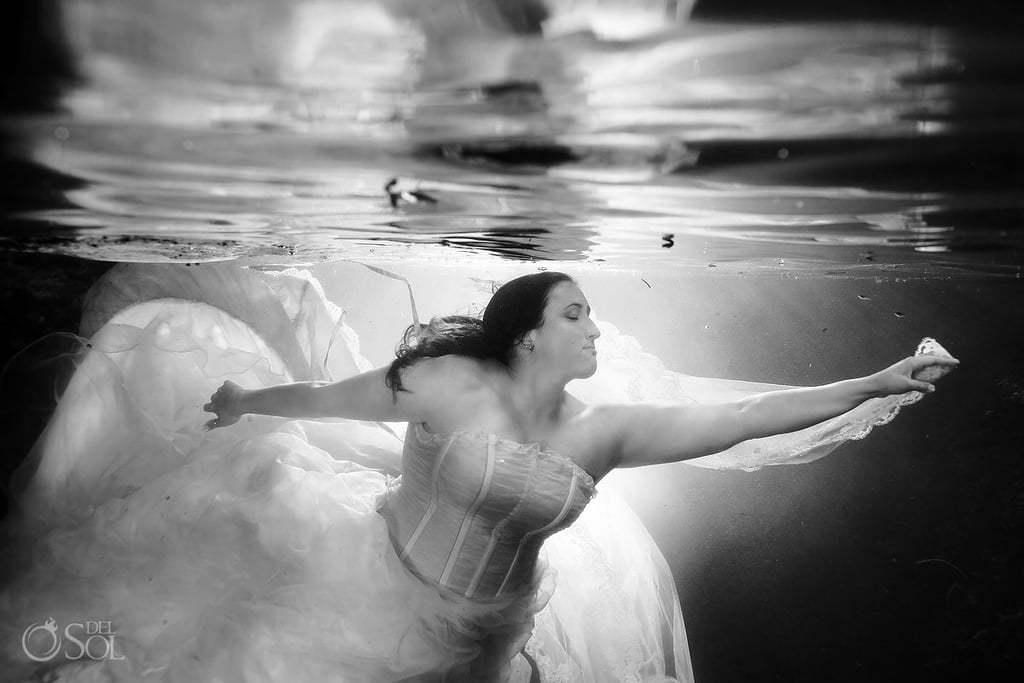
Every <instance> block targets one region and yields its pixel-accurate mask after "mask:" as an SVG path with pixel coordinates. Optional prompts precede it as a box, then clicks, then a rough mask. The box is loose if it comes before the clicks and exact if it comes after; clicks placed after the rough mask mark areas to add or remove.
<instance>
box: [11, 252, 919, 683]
mask: <svg viewBox="0 0 1024 683" xmlns="http://www.w3.org/2000/svg"><path fill="white" fill-rule="evenodd" d="M82 330H83V332H85V333H87V334H88V339H86V338H84V337H83V338H82V339H81V340H80V341H81V349H80V354H79V357H78V359H77V362H76V366H77V370H76V372H75V373H74V375H73V377H72V378H71V380H70V382H69V383H68V384H67V388H66V390H65V391H64V392H63V395H62V396H61V399H60V401H59V403H58V405H57V408H56V410H55V412H54V414H53V416H52V418H51V420H50V422H49V424H48V426H47V428H46V430H45V431H44V432H43V434H42V435H41V436H40V438H39V440H38V442H37V443H36V445H35V447H34V448H33V450H32V452H31V453H30V454H29V457H28V458H27V459H26V461H25V463H24V465H23V466H22V467H21V468H20V469H19V471H18V472H17V473H16V476H15V478H14V480H13V489H12V490H13V492H14V494H15V498H16V504H17V507H16V510H17V513H16V514H15V515H14V516H13V517H12V519H11V520H10V523H9V524H8V526H7V529H6V534H7V542H6V547H5V548H4V551H5V554H6V558H7V560H8V573H7V577H8V579H9V580H8V581H6V585H5V588H4V590H3V592H2V594H0V624H2V628H3V644H2V657H3V660H4V662H3V664H4V666H5V667H6V668H7V670H9V671H11V672H13V673H14V675H15V676H18V675H29V674H30V673H31V672H32V671H33V670H37V669H40V668H42V669H48V668H53V667H55V666H57V665H61V675H62V676H64V678H62V679H61V680H75V679H76V677H77V678H78V679H79V680H159V681H274V680H293V681H360V682H363V681H400V680H422V681H428V680H430V681H433V680H479V681H487V680H504V679H507V678H508V677H509V676H511V677H512V680H520V679H517V678H516V677H517V676H519V677H521V676H522V675H523V671H524V670H523V668H522V657H520V656H517V655H516V652H517V651H518V650H519V649H520V647H522V645H523V643H526V645H525V651H526V653H527V655H528V656H529V657H531V658H532V659H533V660H534V661H535V662H536V665H537V667H538V668H539V669H540V671H541V672H542V680H544V681H552V682H557V681H572V682H593V683H596V682H602V681H649V682H658V683H660V682H662V681H671V680H679V681H692V679H693V675H692V667H691V665H690V660H689V654H688V651H687V645H686V633H685V628H684V625H683V621H682V616H681V614H680V609H679V601H678V598H677V595H676V592H675V588H674V582H673V579H672V576H671V573H670V572H669V569H668V567H667V564H666V562H665V560H664V558H663V556H662V555H661V553H660V552H659V551H658V548H657V547H656V546H655V544H654V542H653V541H652V540H651V538H650V536H649V535H648V533H647V532H646V530H645V529H644V527H643V525H642V524H641V522H640V521H639V520H638V518H637V517H636V516H635V515H634V514H633V513H632V511H631V510H630V509H629V507H628V506H627V505H626V504H625V503H624V502H623V501H622V500H621V499H619V498H617V497H616V496H615V495H614V492H613V491H611V490H603V489H601V488H600V487H599V489H598V490H599V495H597V497H596V498H595V499H594V500H593V501H591V502H590V504H589V505H588V507H587V508H586V509H585V510H584V512H583V514H582V515H581V516H580V518H579V519H578V520H577V521H576V523H575V524H574V525H573V526H572V527H570V528H569V529H567V530H565V531H562V532H560V533H558V534H555V535H554V536H553V537H551V538H550V539H549V540H548V541H547V543H546V544H545V546H544V550H543V552H542V561H541V562H540V563H539V564H538V567H537V571H536V574H535V580H534V582H533V583H532V584H531V585H530V586H527V587H526V588H524V589H523V590H521V591H519V592H518V593H516V594H514V595H510V596H508V597H507V598H506V599H502V600H490V601H487V600H466V599H463V598H458V597H457V596H453V595H449V594H446V593H445V592H444V591H443V590H440V589H438V588H437V587H434V586H431V585H428V584H426V583H424V582H422V581H421V580H419V579H417V578H416V577H415V576H413V575H412V574H411V573H410V572H409V570H408V569H407V568H406V567H405V566H404V565H403V564H402V562H401V561H400V560H399V559H398V557H397V555H396V554H395V551H394V549H393V547H392V545H391V542H390V539H389V535H388V529H387V526H386V523H385V522H384V519H383V517H382V516H381V515H380V514H378V512H377V510H378V507H379V506H380V504H381V501H382V500H383V498H384V497H385V496H386V495H387V492H388V491H389V490H390V489H391V488H392V487H395V486H398V485H399V483H400V478H399V477H400V454H401V444H402V438H403V435H404V426H398V425H379V424H373V423H363V422H355V421H347V420H333V421H321V422H308V421H288V420H283V419H279V418H270V417H265V416H246V417H245V418H243V420H241V421H240V422H239V423H237V424H235V425H233V426H231V427H230V428H227V429H218V430H214V431H211V432H206V431H204V430H203V423H204V421H205V419H206V418H207V417H208V416H207V415H205V414H204V413H203V412H202V405H203V404H204V403H205V402H206V400H208V397H209V396H210V394H211V393H212V392H213V391H214V390H215V389H216V388H217V386H219V385H220V384H221V383H222V382H223V381H224V380H226V379H231V380H233V381H236V382H238V383H239V384H241V385H242V386H245V387H250V388H255V387H260V386H269V385H273V384H278V383H281V382H287V381H291V380H298V379H341V378H343V377H346V376H349V375H351V374H353V373H356V372H359V371H361V370H365V369H368V368H369V363H368V362H367V361H366V360H365V358H363V357H362V356H361V355H360V354H359V347H358V341H359V340H358V336H357V335H356V333H355V331H353V330H352V329H351V328H349V327H348V326H347V325H346V324H345V323H344V319H343V316H342V315H341V311H340V309H338V308H337V307H336V306H334V305H333V304H331V303H330V302H329V301H328V300H327V298H326V297H325V296H324V294H323V291H322V289H321V287H320V286H319V284H318V283H317V282H316V280H315V279H313V278H312V277H311V276H310V275H309V274H308V273H301V272H294V271H291V272H287V273H279V274H274V273H268V272H261V271H255V270H247V269H243V268H238V267H234V266H230V265H219V266H214V265H207V266H203V267H202V268H191V269H187V268H181V267H174V266H159V265H120V266H117V267H115V268H114V269H112V271H111V272H110V273H109V274H108V275H106V276H105V277H104V278H103V279H102V280H101V281H100V282H99V283H98V284H97V285H96V286H95V287H94V288H93V290H92V291H91V292H90V295H89V297H88V298H87V306H86V310H85V311H84V313H83V323H82ZM603 330H604V334H603V336H602V338H601V360H602V366H603V367H602V370H601V371H600V372H599V374H598V375H597V376H595V378H593V379H592V380H588V381H587V382H586V383H582V384H581V386H579V387H576V388H573V387H570V388H571V389H573V390H574V391H575V392H576V393H577V394H578V395H580V396H581V397H584V398H585V399H587V400H597V401H614V400H638V399H666V400H679V401H703V400H720V399H721V398H723V397H728V396H734V395H737V394H743V393H751V392H755V391H758V390H764V389H773V388H780V387H775V386H768V385H756V384H750V383H740V382H731V381H721V380H704V379H697V378H688V377H684V376H682V375H679V374H677V373H672V372H668V371H666V370H665V368H664V367H663V366H662V365H661V363H660V362H659V361H658V360H657V359H656V358H654V357H652V356H650V355H647V354H644V353H643V352H642V351H641V350H640V348H639V345H638V344H637V343H636V341H635V340H633V339H632V338H630V337H627V336H625V335H621V334H619V333H618V332H617V330H615V329H614V328H613V327H611V326H605V327H604V328H603ZM909 400H913V398H912V397H911V398H908V397H903V398H901V399H900V400H898V401H896V402H895V403H894V404H893V403H891V402H889V403H886V404H885V405H879V406H877V407H875V408H870V409H868V410H866V411H861V412H857V411H855V413H854V414H851V415H849V416H845V417H844V418H841V419H838V420H835V421H832V423H826V425H825V426H819V427H816V428H814V429H812V430H805V431H804V432H803V433H796V434H794V435H785V436H783V437H780V438H777V439H775V440H761V443H759V444H753V445H747V446H744V448H740V449H734V450H733V451H730V452H727V453H725V454H722V455H720V456H714V457H713V458H711V459H705V460H704V462H703V463H701V464H704V465H706V466H715V467H731V468H744V469H752V468H756V467H759V466H761V465H764V464H776V463H781V462H792V461H803V460H807V459H810V458H813V457H820V456H821V455H823V454H824V453H826V452H828V451H830V450H831V449H833V448H834V447H835V445H838V443H840V442H841V441H842V440H843V439H847V438H857V436H862V435H863V434H864V433H866V432H867V431H869V430H870V429H871V428H872V427H873V426H874V425H875V424H878V423H880V422H884V421H886V420H887V419H891V417H892V415H893V414H894V413H895V411H896V410H898V408H899V405H900V404H901V402H902V401H909ZM47 619H53V620H55V621H56V622H57V623H58V624H67V623H71V622H80V621H84V620H106V621H110V622H111V624H112V625H113V627H114V630H115V632H116V638H115V641H116V644H115V649H116V651H117V653H118V654H121V655H123V656H124V659H121V660H117V661H111V660H109V659H103V660H99V661H90V660H87V659H79V660H75V661H70V662H69V661H67V660H66V659H61V658H59V657H58V658H55V659H53V660H51V661H49V662H44V663H41V664H35V663H32V662H30V661H29V660H28V659H27V657H26V654H25V652H24V650H23V649H22V640H21V639H22V635H23V634H24V632H25V629H26V628H27V627H29V626H30V625H33V624H37V623H39V624H41V623H43V622H44V621H45V620H47Z"/></svg>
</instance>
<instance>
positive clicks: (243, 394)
mask: <svg viewBox="0 0 1024 683" xmlns="http://www.w3.org/2000/svg"><path fill="white" fill-rule="evenodd" d="M252 394H253V392H252V391H250V390H249V389H241V388H240V389H239V390H238V393H236V394H235V401H234V404H235V405H234V409H235V414H236V415H238V416H242V415H245V414H246V413H251V412H252V408H251V407H250V405H249V404H250V403H251V399H252Z"/></svg>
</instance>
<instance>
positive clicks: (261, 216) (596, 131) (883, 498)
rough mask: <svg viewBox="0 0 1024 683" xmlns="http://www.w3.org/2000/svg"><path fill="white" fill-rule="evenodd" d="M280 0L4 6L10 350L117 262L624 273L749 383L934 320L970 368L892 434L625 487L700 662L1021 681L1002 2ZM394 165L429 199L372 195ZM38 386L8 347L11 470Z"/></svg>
mask: <svg viewBox="0 0 1024 683" xmlns="http://www.w3.org/2000/svg"><path fill="white" fill-rule="evenodd" d="M300 4H301V3H276V4H274V3H262V2H253V3H249V4H248V5H239V4H237V3H235V4H232V3H220V4H217V3H214V4H211V6H212V7H215V8H219V9H216V10H211V11H210V12H208V13H206V14H203V17H205V18H204V19H203V20H201V21H200V20H197V19H196V18H195V17H196V16H198V15H199V13H198V10H197V9H196V7H197V6H198V5H197V4H196V3H192V2H180V3H161V2H157V1H156V0H153V1H150V2H139V3H135V5H132V3H126V2H117V1H116V0H113V1H112V2H108V3H90V2H85V3H79V6H84V7H92V6H97V7H106V8H107V10H108V11H109V13H108V14H106V15H102V17H101V19H98V20H94V21H91V22H86V21H84V20H81V19H78V20H74V19H73V17H74V16H79V15H74V13H73V12H72V13H69V12H67V8H66V7H65V10H66V11H65V14H64V21H65V22H66V23H62V22H61V20H60V16H59V15H58V14H56V13H54V11H53V10H54V8H56V7H59V6H58V5H57V4H55V3H52V2H36V3H33V2H29V1H28V0H25V1H23V2H14V3H9V4H8V5H5V9H4V10H3V11H4V12H5V13H6V16H5V17H4V21H3V26H4V29H3V30H4V32H5V37H6V38H7V39H6V40H4V41H3V48H2V49H3V50H4V53H3V59H4V62H3V63H4V64H5V65H8V66H9V68H7V69H6V70H5V75H4V81H3V100H2V101H3V106H4V110H5V112H6V113H5V115H4V123H3V127H2V132H0V135H3V142H4V144H3V147H2V150H0V154H2V156H0V169H2V171H3V183H2V186H0V203H2V204H0V209H2V211H3V214H4V217H3V219H2V220H3V223H2V228H0V263H2V264H3V283H4V286H3V295H2V297H3V298H2V306H3V313H4V329H5V333H4V335H3V339H2V343H0V352H2V357H3V358H4V359H6V358H9V357H11V356H12V355H14V354H15V353H16V352H17V350H19V349H21V348H22V347H24V346H25V345H26V344H27V343H29V342H30V341H32V340H34V339H36V338H38V337H40V336H42V335H43V334H45V333H46V332H49V331H54V330H74V329H76V328H77V320H78V317H77V316H78V310H79V306H80V304H81V300H82V296H83V295H84V292H85V290H86V289H87V288H88V286H89V284H91V283H92V282H93V281H94V280H95V279H96V278H97V277H98V276H99V275H100V274H102V272H104V271H105V270H106V269H107V268H108V267H109V266H110V264H111V263H112V262H117V261H171V262H180V263H182V264H183V266H182V267H201V266H198V265H193V264H200V263H202V262H205V261H210V260H224V259H237V260H240V261H241V262H243V263H255V264H260V265H264V266H272V265H308V264H319V266H318V267H319V268H320V269H321V271H320V272H322V273H323V275H324V277H325V279H326V280H329V279H330V273H331V268H332V262H333V261H335V260H336V259H344V258H357V259H360V260H364V261H380V262H389V263H402V262H405V263H415V264H423V263H435V264H437V266H436V268H437V274H438V278H445V277H455V276H454V275H450V274H449V273H451V272H453V271H454V266H456V265H458V266H459V267H463V268H464V267H466V266H467V265H469V266H474V265H475V266H476V267H478V268H479V270H480V275H481V276H482V277H486V274H487V273H488V270H489V268H490V267H491V265H492V264H494V263H498V262H507V261H510V260H511V261H520V262H523V267H524V268H530V267H533V266H535V265H536V263H535V262H538V261H544V262H547V263H545V265H547V266H549V267H552V268H555V267H567V268H568V267H581V268H584V269H588V270H587V272H588V273H590V274H591V275H588V277H593V278H602V277H612V274H616V275H615V277H623V274H624V273H625V274H630V275H632V276H633V280H632V284H633V285H635V289H631V290H629V292H630V294H629V295H628V296H629V297H631V298H629V299H628V302H629V305H621V304H620V305H619V308H620V309H621V310H618V311H617V312H616V313H617V315H615V316H609V319H611V320H613V321H614V322H615V323H616V324H618V325H619V326H620V327H621V328H622V329H624V330H626V331H629V332H631V333H635V334H637V336H638V337H640V339H641V341H642V342H643V344H644V347H645V349H647V350H649V351H651V352H652V353H655V354H656V355H658V356H659V357H661V358H662V359H664V360H665V362H666V364H668V365H669V366H670V367H673V368H675V369H679V370H683V371H686V372H690V373H693V374H698V375H709V376H727V377H736V378H743V379H752V380H759V381H766V382H780V383H791V384H814V383H821V382H827V381H832V380H835V379H837V378H840V377H845V376H852V375H856V374H863V373H866V372H870V371H873V370H875V369H877V368H878V367H880V366H881V365H883V364H884V363H887V362H891V361H892V360H895V358H896V357H898V355H897V354H899V353H903V352H904V350H908V349H911V348H913V346H914V344H916V342H917V341H918V340H919V339H920V337H921V336H923V335H931V336H935V337H936V338H938V339H939V340H940V341H942V343H943V344H945V345H946V346H947V347H948V348H949V349H950V350H951V351H952V352H953V353H954V354H955V355H957V356H958V357H959V358H960V359H961V361H962V363H963V364H962V367H961V369H960V370H958V371H957V372H956V373H954V374H953V375H951V376H950V377H949V378H947V379H946V380H944V382H943V384H942V385H941V387H940V388H941V390H940V391H939V392H937V394H936V395H935V396H933V397H929V398H928V400H927V401H926V402H925V403H923V404H922V405H920V406H915V407H913V408H912V409H910V410H907V411H905V413H904V415H902V416H901V417H900V418H899V420H898V421H897V422H896V423H895V424H894V425H892V426H890V427H887V428H886V429H885V430H884V433H879V434H875V435H872V437H870V438H869V439H867V440H865V441H863V442H858V443H853V444H850V445H847V446H844V447H843V451H842V455H841V456H840V455H839V454H837V455H836V456H835V457H830V458H827V459H825V460H823V461H821V462H819V463H815V464H813V465H807V466H802V467H784V468H769V469H768V470H765V471H762V472H758V473H753V474H742V473H724V472H709V471H702V470H695V469H693V468H687V467H662V468H656V469H654V470H648V471H647V472H645V473H640V472H638V473H636V474H632V473H631V476H634V477H635V482H634V487H635V488H634V491H636V492H637V493H636V495H635V496H634V497H633V499H632V501H631V502H633V503H634V504H635V505H636V507H637V508H638V511H639V513H640V514H641V516H643V518H644V519H645V521H646V522H647V523H648V525H649V526H650V528H651V529H652V533H653V534H654V535H655V537H656V540H657V541H658V542H659V545H660V546H661V547H662V549H663V551H664V552H665V555H666V556H667V558H668V559H669V562H670V563H671V564H672V567H673V571H674V573H675V575H676V576H677V579H678V585H679V589H680V595H681V600H682V604H683V611H684V615H685V617H686V619H687V627H688V632H689V636H690V647H691V652H692V654H693V659H694V667H695V671H696V674H697V679H698V681H701V682H702V683H704V682H707V681H712V682H719V681H749V680H778V681H822V680H825V681H879V680H939V681H942V680H965V681H981V680H985V681H988V680H1018V678H1019V676H1020V674H1021V673H1024V664H1022V655H1021V653H1022V652H1024V632H1022V614H1024V595H1022V591H1024V588H1022V580H1021V579H1022V578H1024V553H1022V544H1021V537H1022V533H1024V519H1022V517H1024V466H1022V464H1021V455H1020V451H1021V446H1020V444H1021V442H1022V437H1024V428H1022V427H1021V424H1022V420H1021V418H1022V415H1024V360H1022V358H1021V343H1020V340H1019V336H1018V335H1019V334H1020V332H1021V330H1022V328H1024V324H1022V323H1024V293H1022V284H1024V283H1022V279H1021V268H1022V265H1024V253H1022V248H1024V191H1022V190H1024V171H1022V170H1021V169H1022V163H1021V162H1022V161H1024V143H1022V142H1021V140H1022V137H1021V134H1022V132H1024V87H1022V86H1024V56H1022V55H1024V53H1022V52H1021V50H1020V48H1019V45H1020V44H1021V40H1020V38H1021V33H1022V31H1021V27H1022V23H1021V21H1020V19H1019V17H1018V16H1017V14H1016V10H1015V8H1013V7H1011V6H1010V4H1009V3H998V2H994V1H993V2H985V1H982V2H974V3H970V4H966V3H965V4H954V3H948V2H930V3H925V2H885V3H883V2H867V3H859V4H855V5H844V6H837V7H822V6H820V3H809V2H801V1H793V0H790V1H787V2H784V3H772V5H771V6H770V7H768V6H765V5H764V4H763V3H753V2H740V1H739V0H732V1H731V2H727V1H721V0H719V1H718V2H714V1H711V0H708V1H707V2H699V3H698V4H697V6H696V10H695V13H694V19H693V21H690V22H686V23H683V24H681V25H679V26H666V27H664V28H663V30H662V31H661V32H659V33H656V34H655V35H653V36H647V37H644V38H638V39H634V40H630V41H626V42H622V41H618V42H610V41H607V40H599V39H597V38H594V37H593V36H587V35H577V36H574V37H565V38H560V39H557V40H544V39H541V38H538V37H536V36H535V35H532V34H531V33H530V32H529V30H528V29H529V28H530V26H529V23H530V22H529V17H528V16H527V15H526V14H524V15H522V16H520V18H519V20H517V21H519V23H518V24H517V23H516V22H515V21H512V20H508V22H507V23H508V25H501V22H500V21H499V22H498V23H497V24H494V23H492V24H490V25H486V22H484V24H485V28H486V31H485V32H483V33H480V32H479V31H480V30H481V29H480V28H479V25H480V22H476V23H474V24H473V26H475V27H476V28H473V29H472V30H471V29H470V28H468V27H467V26H466V25H463V24H461V23H459V22H460V21H461V20H460V19H459V18H458V17H448V18H445V19H444V20H443V21H442V20H441V19H437V20H436V21H435V23H434V24H430V22H429V21H424V24H423V25H425V26H428V28H427V29H424V30H423V31H420V32H416V31H411V32H410V31H409V30H408V27H407V26H406V27H404V28H403V27H399V28H395V26H394V25H389V24H387V22H382V21H381V20H380V17H379V16H378V15H377V14H374V13H373V12H371V11H369V10H365V8H364V9H363V10H360V11H362V12H363V13H362V14H358V15H351V14H350V15H348V16H358V17H359V21H358V22H347V23H346V22H342V24H339V25H338V26H337V27H336V29H335V33H329V34H328V37H327V39H326V40H325V41H324V42H322V43H319V44H316V43H315V41H312V40H310V41H309V42H308V43H303V42H302V41H298V42H295V41H293V42H291V43H289V42H288V41H287V40H283V39H282V40H281V41H277V42H275V40H274V37H275V36H279V35H280V34H281V31H282V29H281V27H282V26H287V25H289V24H288V17H289V16H291V15H289V11H290V10H289V8H291V9H294V8H295V7H298V6H299V5H300ZM526 4H528V3H526ZM132 6H135V7H145V8H146V11H145V12H143V11H141V10H138V11H135V10H131V9H124V8H125V7H132ZM238 7H243V8H244V9H242V10H238V9H237V8H238ZM111 8H113V9H111ZM232 8H235V9H232ZM268 8H270V9H268ZM281 8H285V9H281ZM346 11H349V12H350V13H351V12H352V11H354V10H351V9H349V10H346ZM239 12H241V13H240V14H239ZM527 14H528V13H527ZM431 16H433V17H435V18H436V17H438V16H442V15H431ZM69 17H72V18H69ZM245 17H248V20H247V21H242V20H241V19H242V18H245ZM332 17H335V18H336V15H331V14H329V13H328V14H326V15H323V16H321V17H319V19H320V21H319V22H314V24H316V23H319V25H329V24H330V22H331V21H332ZM506 19H507V17H506ZM446 22H447V23H446ZM65 25H66V26H70V29H71V30H69V31H68V32H67V33H68V34H69V35H70V36H71V38H70V39H69V40H65V39H64V38H63V37H62V36H63V33H64V31H63V29H62V28H61V27H62V26H65ZM403 26H404V25H403ZM314 44H316V45H319V47H318V48H317V49H313V50H306V51H305V52H302V51H301V50H300V51H299V52H296V45H300V46H302V45H306V46H307V47H308V46H310V45H314ZM392 177H397V178H398V179H399V180H400V183H401V187H404V188H408V189H417V190H420V191H423V192H426V193H428V194H429V195H430V196H431V197H432V198H434V199H436V200H437V203H436V204H435V203H429V202H426V203H424V202H420V203H417V204H410V203H408V202H403V201H400V202H399V203H398V205H397V206H394V207H393V206H392V205H391V203H390V202H389V200H388V198H387V195H386V194H385V193H384V191H383V186H384V184H385V182H387V180H388V179H390V178H392ZM185 264H189V265H185ZM459 277H464V276H462V275H460V276H459ZM638 280H639V282H637V281H638ZM641 283H642V284H641ZM624 287H625V286H624ZM595 303H596V304H598V307H599V310H600V302H595ZM605 308H606V309H607V308H609V306H608V305H606V306H605ZM397 331H398V330H396V333H397ZM39 392H40V388H39V387H37V386H35V385H34V384H33V382H32V378H31V377H30V376H21V375H17V376H16V375H12V374H10V373H9V374H8V375H7V376H6V377H5V379H4V386H3V396H4V402H5V404H4V411H3V413H4V421H5V426H4V433H5V434H7V435H10V438H9V440H8V443H9V446H8V447H7V448H6V449H5V450H6V453H5V462H6V464H5V467H7V468H8V469H9V468H10V467H12V466H13V464H14V463H16V462H17V460H18V458H19V457H20V455H21V454H22V453H24V451H25V450H26V449H27V447H28V446H29V445H30V443H31V441H32V439H33V438H34V435H35V433H37V431H38V429H39V428H40V426H41V424H42V421H44V420H45V415H46V413H45V410H42V411H41V412H39V413H36V412H33V411H34V408H32V406H34V405H35V402H34V400H30V399H33V398H34V397H35V395H36V394H38V393H39Z"/></svg>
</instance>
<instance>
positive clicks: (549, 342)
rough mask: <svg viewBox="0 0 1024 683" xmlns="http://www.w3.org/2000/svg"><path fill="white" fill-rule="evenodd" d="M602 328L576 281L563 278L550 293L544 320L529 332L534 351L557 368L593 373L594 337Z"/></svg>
mask: <svg viewBox="0 0 1024 683" xmlns="http://www.w3.org/2000/svg"><path fill="white" fill-rule="evenodd" d="M600 336H601V331H600V330H598V329H597V325H595V324H594V321H593V320H591V319H590V304H589V303H587V298H586V297H585V296H583V292H582V291H580V288H579V287H577V286H576V285H575V284H573V283H572V282H559V283H558V284H556V285H555V286H554V287H552V288H551V290H550V291H549V293H548V304H547V306H546V307H545V308H544V324H543V325H541V326H540V327H539V328H538V329H536V330H534V331H532V332H531V333H529V334H528V335H527V337H528V338H530V339H532V340H533V345H534V349H533V355H534V356H535V357H536V359H537V360H538V361H541V362H543V363H544V364H545V365H548V366H550V367H551V368H552V370H553V371H554V372H560V373H565V374H566V375H567V376H568V377H569V378H580V379H582V378H585V377H590V376H591V375H593V374H594V372H596V371H597V348H596V346H595V345H594V340H595V339H597V338H598V337H600Z"/></svg>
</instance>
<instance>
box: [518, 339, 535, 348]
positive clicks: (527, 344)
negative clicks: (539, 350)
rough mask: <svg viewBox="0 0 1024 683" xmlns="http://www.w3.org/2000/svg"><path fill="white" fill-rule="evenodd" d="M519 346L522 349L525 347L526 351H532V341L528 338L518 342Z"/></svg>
mask: <svg viewBox="0 0 1024 683" xmlns="http://www.w3.org/2000/svg"><path fill="white" fill-rule="evenodd" d="M520 346H522V347H523V348H524V349H526V350H527V351H533V342H532V341H530V340H528V339H524V340H523V341H522V342H521V343H520Z"/></svg>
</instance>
